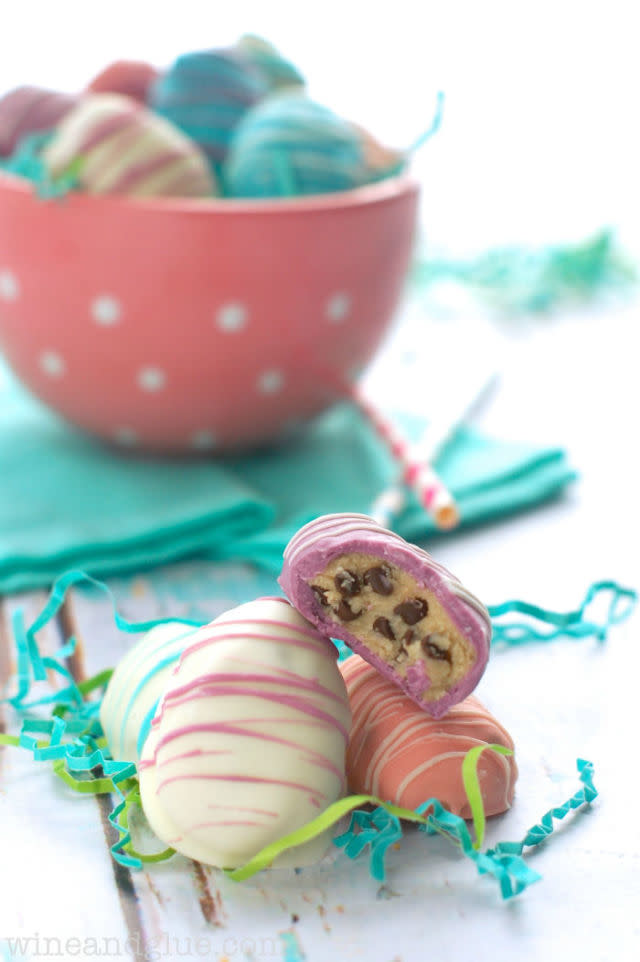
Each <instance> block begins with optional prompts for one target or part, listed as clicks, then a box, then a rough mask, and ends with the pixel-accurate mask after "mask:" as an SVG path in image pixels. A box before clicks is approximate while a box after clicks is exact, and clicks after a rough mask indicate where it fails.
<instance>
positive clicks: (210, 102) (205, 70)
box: [149, 50, 268, 164]
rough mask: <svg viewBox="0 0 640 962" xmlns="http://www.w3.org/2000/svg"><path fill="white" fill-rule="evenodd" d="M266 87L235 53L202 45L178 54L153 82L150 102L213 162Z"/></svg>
mask: <svg viewBox="0 0 640 962" xmlns="http://www.w3.org/2000/svg"><path fill="white" fill-rule="evenodd" d="M267 92H268V87H267V84H266V82H265V80H264V79H263V77H262V76H261V74H260V73H259V71H257V70H256V69H255V68H254V67H253V66H252V65H251V63H249V62H248V61H247V59H246V58H245V57H243V56H242V55H241V54H240V53H239V52H236V51H232V50H204V51H199V52H195V53H187V54H183V55H182V56H180V57H178V59H177V60H176V61H175V63H174V64H173V66H171V67H170V68H169V70H167V71H166V72H165V73H163V74H162V75H161V76H160V77H159V78H158V80H157V81H156V82H155V84H154V85H153V86H152V88H151V91H150V95H149V103H150V106H151V108H152V109H153V110H155V111H156V113H159V114H161V115H162V116H163V117H166V118H167V119H168V120H170V121H171V122H172V123H173V124H175V125H176V127H179V128H180V129H181V130H182V131H183V132H184V133H185V134H187V136H188V137H191V139H192V140H195V142H196V143H197V144H198V145H199V146H200V148H201V149H202V150H203V151H204V152H205V154H206V155H207V156H208V158H209V160H210V161H211V162H212V163H213V164H216V163H219V162H220V161H222V160H223V159H224V157H225V156H226V153H227V150H228V147H229V143H230V140H231V136H232V134H233V131H234V129H235V127H236V126H237V124H238V123H239V122H240V120H241V119H242V117H243V116H244V114H245V113H246V112H247V110H248V109H249V108H250V107H252V106H253V105H254V104H255V103H257V102H258V101H259V100H260V99H261V98H262V97H264V96H265V94H266V93H267Z"/></svg>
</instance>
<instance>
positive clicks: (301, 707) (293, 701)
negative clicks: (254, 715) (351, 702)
mask: <svg viewBox="0 0 640 962" xmlns="http://www.w3.org/2000/svg"><path fill="white" fill-rule="evenodd" d="M197 683H198V682H197V681H196V682H194V684H197ZM228 695H232V696H236V695H249V696H250V697H253V698H260V699H262V700H263V701H274V702H276V703H277V704H279V705H288V706H289V708H293V709H294V711H299V712H300V713H301V714H303V715H310V716H311V717H313V718H318V719H320V721H324V722H325V723H326V724H327V725H329V726H330V727H333V728H337V729H338V731H339V732H340V734H341V735H342V736H343V738H344V739H345V740H346V739H347V738H348V737H349V733H348V731H347V729H346V728H345V727H344V725H343V724H342V723H341V722H339V721H338V719H337V718H334V716H333V715H331V714H329V713H328V712H325V711H323V710H322V709H321V708H317V707H316V706H315V705H313V704H311V703H310V702H309V701H308V700H306V699H304V698H298V697H297V696H296V695H285V694H283V693H280V692H274V693H269V692H265V691H261V690H260V689H259V688H244V687H241V686H240V685H237V686H236V685H234V686H233V687H227V686H225V685H211V686H209V687H208V689H207V691H203V692H202V693H200V692H198V691H196V692H195V693H193V694H190V693H189V692H186V693H185V695H184V697H182V698H180V699H179V700H177V699H176V698H175V697H174V695H173V693H170V694H169V695H167V696H166V697H165V698H164V700H163V702H162V704H161V708H160V711H159V712H158V714H157V715H156V716H155V718H154V723H155V722H156V719H158V722H157V723H158V724H161V722H162V719H163V717H164V712H165V707H166V706H167V705H168V702H169V701H170V702H171V705H172V707H173V706H175V705H184V704H185V703H186V702H188V701H190V700H191V699H193V698H206V697H210V696H214V697H217V698H220V697H226V696H228Z"/></svg>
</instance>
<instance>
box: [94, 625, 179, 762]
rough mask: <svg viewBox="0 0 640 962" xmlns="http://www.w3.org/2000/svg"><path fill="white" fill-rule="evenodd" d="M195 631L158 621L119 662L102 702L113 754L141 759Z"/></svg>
mask: <svg viewBox="0 0 640 962" xmlns="http://www.w3.org/2000/svg"><path fill="white" fill-rule="evenodd" d="M195 631H196V629H195V628H191V627H189V626H188V625H184V624H182V623H180V622H177V621H176V622H174V621H171V622H167V623H166V624H162V625H157V626H156V627H155V628H152V629H151V631H148V632H147V633H146V634H145V635H144V636H143V637H142V638H141V639H140V641H138V642H137V644H135V645H134V646H133V647H132V648H131V649H130V650H129V651H128V652H127V654H126V655H125V656H124V658H123V659H122V661H120V662H119V663H118V665H117V667H116V669H115V671H114V673H113V675H112V676H111V678H110V680H109V684H108V686H107V690H106V692H105V695H104V698H103V699H102V705H101V706H100V724H101V725H102V730H103V731H104V734H105V738H106V739H107V745H108V747H109V752H110V753H111V757H112V758H115V759H117V760H118V761H124V762H137V761H138V759H139V757H140V754H141V752H142V746H143V745H144V742H145V740H146V737H147V735H148V733H149V728H150V726H151V719H152V718H153V715H154V713H155V710H156V708H157V705H158V702H159V700H160V697H161V695H162V693H163V691H164V689H165V687H166V685H167V682H168V680H169V678H170V676H171V674H172V672H173V669H174V668H175V666H176V664H177V663H178V659H179V658H180V655H181V654H182V652H183V651H184V649H185V648H186V646H187V645H188V644H189V642H190V640H191V636H192V635H193V633H194V632H195Z"/></svg>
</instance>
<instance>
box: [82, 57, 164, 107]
mask: <svg viewBox="0 0 640 962" xmlns="http://www.w3.org/2000/svg"><path fill="white" fill-rule="evenodd" d="M158 76H159V71H158V70H157V68H156V67H153V66H152V65H151V64H150V63H146V62H145V61H144V60H114V62H113V63H110V64H108V66H106V67H105V68H104V70H101V71H100V73H98V74H96V76H95V77H94V78H93V80H92V81H91V82H90V83H89V84H88V85H87V90H88V91H90V92H91V93H94V94H107V93H112V94H123V95H124V96H125V97H131V98H132V99H133V100H137V101H138V102H139V103H141V104H146V102H147V99H148V96H149V90H150V88H151V85H152V84H153V83H154V82H155V81H156V80H157V79H158Z"/></svg>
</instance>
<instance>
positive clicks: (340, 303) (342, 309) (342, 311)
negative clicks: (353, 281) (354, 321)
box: [326, 291, 351, 324]
mask: <svg viewBox="0 0 640 962" xmlns="http://www.w3.org/2000/svg"><path fill="white" fill-rule="evenodd" d="M350 310H351V298H350V297H349V295H348V294H346V293H345V292H344V291H338V292H337V293H335V294H332V295H331V297H330V298H329V300H328V301H327V306H326V315H327V319H328V320H329V321H331V322H332V323H333V324H339V323H340V322H341V321H344V320H345V318H346V317H347V315H348V314H349V311H350Z"/></svg>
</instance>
